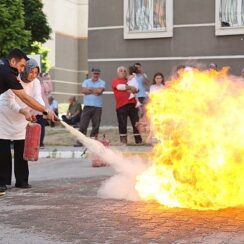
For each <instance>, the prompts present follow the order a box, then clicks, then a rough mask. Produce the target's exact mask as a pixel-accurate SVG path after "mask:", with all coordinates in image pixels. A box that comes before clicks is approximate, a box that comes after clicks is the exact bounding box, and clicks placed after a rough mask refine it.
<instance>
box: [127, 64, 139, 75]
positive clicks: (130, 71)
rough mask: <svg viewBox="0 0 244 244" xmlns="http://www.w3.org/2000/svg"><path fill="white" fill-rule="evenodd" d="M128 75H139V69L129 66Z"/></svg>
mask: <svg viewBox="0 0 244 244" xmlns="http://www.w3.org/2000/svg"><path fill="white" fill-rule="evenodd" d="M128 73H129V75H133V74H137V73H138V69H137V67H136V66H135V65H132V66H129V68H128Z"/></svg>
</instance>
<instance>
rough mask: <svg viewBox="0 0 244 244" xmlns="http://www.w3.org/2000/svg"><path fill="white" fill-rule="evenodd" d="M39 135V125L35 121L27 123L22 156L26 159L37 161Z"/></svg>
mask: <svg viewBox="0 0 244 244" xmlns="http://www.w3.org/2000/svg"><path fill="white" fill-rule="evenodd" d="M40 137H41V125H39V124H37V123H32V122H30V123H28V124H27V126H26V134H25V147H24V154H23V158H24V159H25V160H27V161H37V160H38V157H39V148H40Z"/></svg>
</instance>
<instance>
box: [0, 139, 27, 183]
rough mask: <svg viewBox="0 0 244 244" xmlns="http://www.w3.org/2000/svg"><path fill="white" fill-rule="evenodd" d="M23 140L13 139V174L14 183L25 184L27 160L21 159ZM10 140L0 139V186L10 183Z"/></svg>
mask: <svg viewBox="0 0 244 244" xmlns="http://www.w3.org/2000/svg"><path fill="white" fill-rule="evenodd" d="M24 144H25V140H14V141H13V146H14V174H15V178H16V184H20V185H21V184H26V183H28V178H29V167H28V162H27V161H26V160H24V159H23V152H24ZM11 178H12V155H11V140H4V139H0V186H2V185H11Z"/></svg>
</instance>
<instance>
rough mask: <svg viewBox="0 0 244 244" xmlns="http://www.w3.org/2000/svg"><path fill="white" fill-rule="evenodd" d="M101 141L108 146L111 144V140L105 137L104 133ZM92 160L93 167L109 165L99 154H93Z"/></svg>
mask: <svg viewBox="0 0 244 244" xmlns="http://www.w3.org/2000/svg"><path fill="white" fill-rule="evenodd" d="M99 142H100V143H102V144H103V145H104V146H105V147H107V148H108V147H109V146H110V142H109V140H107V139H106V138H105V135H103V139H102V140H99ZM91 162H92V167H104V166H108V164H107V163H106V162H104V161H103V160H102V159H101V158H100V157H99V156H97V155H92V158H91Z"/></svg>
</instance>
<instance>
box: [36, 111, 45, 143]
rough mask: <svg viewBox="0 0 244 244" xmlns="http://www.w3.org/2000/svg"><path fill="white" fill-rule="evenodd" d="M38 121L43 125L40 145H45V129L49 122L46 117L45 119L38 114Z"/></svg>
mask: <svg viewBox="0 0 244 244" xmlns="http://www.w3.org/2000/svg"><path fill="white" fill-rule="evenodd" d="M36 120H37V123H38V124H40V125H41V137H40V145H41V146H42V145H44V137H45V131H46V128H45V127H46V126H47V125H48V122H47V120H46V119H43V117H42V115H37V116H36Z"/></svg>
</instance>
